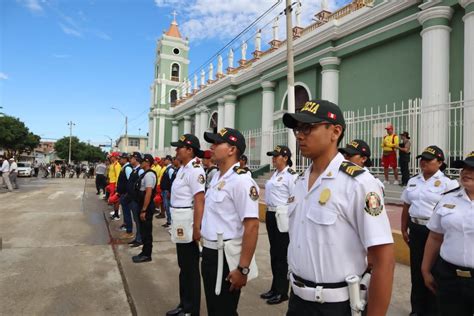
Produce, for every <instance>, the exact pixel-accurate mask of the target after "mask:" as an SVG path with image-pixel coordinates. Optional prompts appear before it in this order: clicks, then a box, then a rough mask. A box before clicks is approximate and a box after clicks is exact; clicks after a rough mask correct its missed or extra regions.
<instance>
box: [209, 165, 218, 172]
mask: <svg viewBox="0 0 474 316" xmlns="http://www.w3.org/2000/svg"><path fill="white" fill-rule="evenodd" d="M214 169H219V168H217V166H210V167H209V168H207V171H208V172H209V171H212V170H214Z"/></svg>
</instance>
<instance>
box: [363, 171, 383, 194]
mask: <svg viewBox="0 0 474 316" xmlns="http://www.w3.org/2000/svg"><path fill="white" fill-rule="evenodd" d="M364 170H367V172H370V170H369V168H367V167H364ZM370 173H371V174H372V172H370ZM374 178H375V176H374ZM375 181H377V183H378V184H379V186H380V188H381V189H382V192H385V185H384V184H383V182H382V181H380V179H379V178H375ZM384 194H385V193H384Z"/></svg>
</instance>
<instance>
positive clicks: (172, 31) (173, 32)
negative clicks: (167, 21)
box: [165, 20, 182, 38]
mask: <svg viewBox="0 0 474 316" xmlns="http://www.w3.org/2000/svg"><path fill="white" fill-rule="evenodd" d="M165 34H166V35H168V36H172V37H177V38H182V37H181V33H180V32H179V28H178V23H177V22H176V20H174V21H173V22H171V25H170V28H169V30H168V32H166V33H165Z"/></svg>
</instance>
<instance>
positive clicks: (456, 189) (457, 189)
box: [441, 186, 461, 195]
mask: <svg viewBox="0 0 474 316" xmlns="http://www.w3.org/2000/svg"><path fill="white" fill-rule="evenodd" d="M459 189H461V187H460V186H459V187H457V188H454V189H451V190H449V191H446V192H443V193H441V194H442V195H445V194H448V193H451V192H456V191H459Z"/></svg>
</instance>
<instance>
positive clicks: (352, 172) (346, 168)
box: [339, 161, 365, 178]
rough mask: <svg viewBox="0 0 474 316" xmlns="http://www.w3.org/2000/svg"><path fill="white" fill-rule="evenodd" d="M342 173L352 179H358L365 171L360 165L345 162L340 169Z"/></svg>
mask: <svg viewBox="0 0 474 316" xmlns="http://www.w3.org/2000/svg"><path fill="white" fill-rule="evenodd" d="M339 170H341V171H342V172H344V173H345V174H347V175H349V176H351V177H354V178H355V177H357V176H358V175H361V174H363V173H364V172H365V170H364V169H363V168H361V167H359V166H358V165H356V164H354V163H352V162H350V161H344V162H343V163H342V164H341V167H340V168H339Z"/></svg>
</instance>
